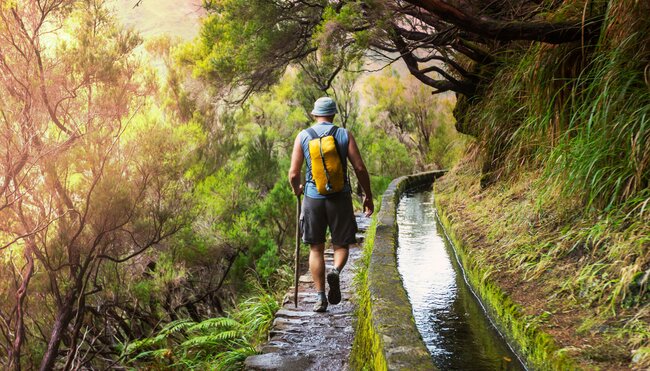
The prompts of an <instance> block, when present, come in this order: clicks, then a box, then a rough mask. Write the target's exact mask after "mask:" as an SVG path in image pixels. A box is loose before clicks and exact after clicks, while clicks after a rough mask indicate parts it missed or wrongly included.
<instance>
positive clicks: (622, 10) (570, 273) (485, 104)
mask: <svg viewBox="0 0 650 371" xmlns="http://www.w3.org/2000/svg"><path fill="white" fill-rule="evenodd" d="M649 11H650V4H649V3H648V2H641V1H623V0H612V1H589V2H583V1H564V2H563V3H562V6H560V7H559V8H558V10H557V12H555V14H549V15H548V16H549V18H553V19H560V18H562V17H567V16H574V15H577V14H583V15H587V16H589V15H602V17H603V27H602V31H601V33H600V35H598V37H597V38H594V39H591V40H583V41H582V42H580V43H568V44H563V45H556V46H552V45H548V44H543V43H542V44H540V43H533V44H523V43H522V44H512V45H510V46H509V48H508V49H507V50H504V51H503V52H502V53H500V54H498V56H497V57H496V59H495V63H493V64H492V65H490V66H488V67H486V68H484V69H483V70H482V73H484V74H486V75H489V76H491V77H492V78H491V79H490V80H489V83H486V84H485V85H484V86H482V87H481V89H480V92H479V94H478V96H477V97H475V98H474V99H473V100H471V101H467V100H465V101H460V102H459V105H458V106H457V107H456V117H457V118H458V119H459V122H458V127H459V128H460V129H462V130H463V131H464V132H468V133H471V134H474V136H475V140H474V142H473V143H471V144H470V145H469V148H468V151H467V153H466V156H465V158H464V159H463V160H462V161H460V163H459V164H457V165H456V166H455V167H454V168H453V170H452V171H450V172H449V173H448V174H447V175H446V176H445V177H444V178H442V179H441V180H440V181H438V182H436V189H437V197H438V203H439V204H440V205H441V208H442V209H443V210H445V211H446V213H447V214H446V215H447V217H448V219H449V221H450V223H451V225H453V229H454V230H456V231H458V237H459V239H461V240H462V241H461V242H462V244H464V245H465V246H466V251H467V255H468V256H469V257H470V259H469V260H471V261H472V264H476V265H477V266H480V267H481V272H482V273H481V276H482V277H481V278H480V280H483V281H484V280H489V281H491V282H494V283H495V285H497V286H498V287H500V288H501V289H502V290H503V292H504V293H505V294H506V295H508V296H509V297H510V298H512V300H513V303H514V304H515V305H517V306H519V307H520V308H521V310H522V311H523V316H526V318H528V321H529V322H530V323H531V326H537V327H538V328H539V329H540V330H541V331H543V332H545V333H548V334H549V335H550V336H551V337H552V338H553V341H554V343H555V344H556V345H557V351H556V354H557V352H559V353H560V354H565V355H567V356H570V357H571V358H573V359H575V361H576V362H577V367H583V368H585V369H646V368H648V367H650V306H649V303H650V291H649V290H648V283H649V281H650V213H649V212H648V205H649V204H650V78H649V75H648V71H650V67H649V66H650V19H649V18H648V17H647V14H648V12H649Z"/></svg>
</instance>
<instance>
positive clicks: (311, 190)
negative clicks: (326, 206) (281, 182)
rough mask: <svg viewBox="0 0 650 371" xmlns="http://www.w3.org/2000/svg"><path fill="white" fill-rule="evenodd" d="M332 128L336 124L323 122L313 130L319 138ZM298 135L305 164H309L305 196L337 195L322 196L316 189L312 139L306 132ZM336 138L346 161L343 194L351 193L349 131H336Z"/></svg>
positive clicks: (342, 156) (344, 164) (340, 129)
mask: <svg viewBox="0 0 650 371" xmlns="http://www.w3.org/2000/svg"><path fill="white" fill-rule="evenodd" d="M332 126H334V124H332V123H331V122H321V123H318V124H316V125H314V126H312V127H311V128H312V129H314V131H315V132H316V134H318V136H321V137H322V136H324V135H326V134H327V133H328V132H329V131H330V130H331V129H332ZM298 135H299V137H300V144H301V145H302V153H303V154H304V156H305V163H306V164H307V172H306V173H305V189H304V193H305V196H307V197H309V198H328V197H330V196H333V195H335V194H336V193H332V194H329V195H322V194H320V193H318V190H317V189H316V182H314V178H313V177H312V175H311V155H310V154H309V141H310V140H311V139H312V138H311V137H310V136H309V134H307V131H306V130H303V131H301V132H300V134H298ZM334 138H335V139H336V143H337V149H338V151H339V155H341V158H343V159H345V162H344V163H343V164H342V165H343V171H345V172H346V176H345V185H344V186H343V191H341V192H351V191H352V188H351V187H350V180H349V178H348V177H347V166H348V165H347V163H348V161H347V159H348V131H347V130H345V129H343V128H339V129H338V130H337V131H336V134H335V135H334Z"/></svg>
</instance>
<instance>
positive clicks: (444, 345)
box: [397, 191, 525, 370]
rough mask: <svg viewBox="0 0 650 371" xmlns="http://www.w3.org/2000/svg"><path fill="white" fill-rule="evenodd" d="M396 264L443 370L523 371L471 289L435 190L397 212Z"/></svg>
mask: <svg viewBox="0 0 650 371" xmlns="http://www.w3.org/2000/svg"><path fill="white" fill-rule="evenodd" d="M397 224H398V226H399V233H398V244H399V246H398V249H397V265H398V270H399V272H400V274H401V275H402V280H403V282H404V287H405V288H406V291H407V293H408V296H409V299H410V301H411V305H412V306H413V315H414V317H415V322H416V325H417V327H418V330H419V331H420V333H421V334H422V338H423V339H424V342H425V344H426V346H427V348H428V349H429V351H430V352H431V356H432V358H433V362H434V363H435V365H436V366H437V367H438V368H439V369H441V370H524V369H525V368H524V366H523V365H522V364H521V362H519V360H518V358H517V356H516V355H515V354H514V353H513V352H512V350H511V349H510V347H509V346H508V344H507V343H506V342H505V341H504V339H503V338H502V337H501V335H500V334H499V333H498V332H497V330H496V329H495V328H494V326H492V324H491V323H490V321H489V319H488V318H487V316H486V314H485V311H484V310H483V307H482V306H481V304H480V303H479V301H478V300H477V298H476V296H474V294H473V292H472V291H471V289H470V288H469V286H468V285H467V282H466V281H465V278H464V276H463V273H462V270H461V268H460V266H459V264H458V260H457V259H456V256H455V253H454V251H453V248H452V246H451V245H450V243H449V241H448V240H447V238H446V237H445V236H444V232H442V227H440V225H439V224H438V221H437V219H436V214H435V207H434V204H433V194H432V192H431V191H424V192H416V193H406V194H405V195H404V196H402V199H401V200H400V203H399V207H398V210H397Z"/></svg>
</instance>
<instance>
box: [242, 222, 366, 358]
mask: <svg viewBox="0 0 650 371" xmlns="http://www.w3.org/2000/svg"><path fill="white" fill-rule="evenodd" d="M369 222H370V221H369V219H368V218H365V217H361V216H357V224H358V225H359V230H360V233H364V232H365V230H366V228H367V227H368V225H369ZM357 239H358V240H360V241H361V240H362V239H363V235H362V234H360V235H357ZM360 256H361V249H360V247H359V246H356V245H355V246H353V247H351V248H350V257H349V259H348V263H347V265H346V266H345V269H344V270H343V272H342V273H341V303H339V304H337V305H331V304H330V306H329V307H328V308H327V312H325V313H315V312H313V311H312V307H313V305H314V303H315V302H316V291H315V290H314V288H313V285H312V282H313V280H312V278H311V275H310V274H309V272H307V273H305V274H304V275H302V276H301V277H300V284H299V286H298V287H299V294H298V308H295V307H294V304H293V288H291V290H290V291H289V292H288V293H287V295H285V297H284V303H283V306H282V308H281V309H280V310H279V311H278V312H277V313H276V315H275V320H274V322H273V326H272V328H271V331H270V333H269V341H268V343H267V344H266V345H265V346H264V347H263V348H262V354H260V355H256V356H252V357H248V358H247V359H246V363H245V365H246V369H248V370H287V371H288V370H291V371H295V370H319V371H321V370H332V371H334V370H336V371H339V370H347V369H349V367H348V365H349V358H350V349H351V348H352V341H353V339H354V328H353V315H354V310H355V308H356V300H355V299H354V289H353V287H352V278H353V276H354V272H355V267H356V263H357V261H358V259H359V257H360ZM325 264H326V265H327V271H329V269H330V268H331V267H332V264H333V251H332V249H331V247H328V248H327V249H326V250H325Z"/></svg>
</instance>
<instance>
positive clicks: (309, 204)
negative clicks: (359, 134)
mask: <svg viewBox="0 0 650 371" xmlns="http://www.w3.org/2000/svg"><path fill="white" fill-rule="evenodd" d="M336 113H338V111H337V109H336V103H335V102H334V100H332V99H331V98H329V97H322V98H319V99H318V100H316V102H315V103H314V109H313V110H312V111H311V115H312V116H313V117H314V119H315V120H316V124H315V125H314V126H312V127H311V128H309V129H307V130H303V131H301V132H300V133H299V134H298V136H297V137H296V140H295V142H294V145H293V152H292V154H291V168H290V169H289V182H290V183H291V188H293V192H294V193H295V194H296V195H297V196H300V195H301V194H302V193H303V192H304V194H305V199H304V201H303V204H302V210H301V213H300V226H301V230H302V240H303V242H305V243H307V244H309V245H310V247H311V249H310V252H309V270H310V271H311V275H312V277H313V279H314V286H315V287H316V291H318V298H317V300H316V304H315V305H314V311H316V312H325V311H326V310H327V305H328V301H329V303H330V304H338V303H340V302H341V289H340V283H339V274H340V273H341V270H342V269H343V267H344V266H345V263H346V262H347V260H348V248H349V246H350V244H353V243H356V232H357V222H356V219H355V217H354V210H353V209H352V194H351V193H352V190H351V187H350V180H349V177H348V176H347V160H350V163H351V164H352V168H353V169H354V172H355V174H356V176H357V179H358V181H359V184H360V185H361V188H362V190H363V193H364V199H363V208H364V211H365V214H366V216H370V215H372V213H373V211H374V205H373V202H372V192H371V190H370V178H369V176H368V170H366V166H365V165H364V163H363V160H362V159H361V154H360V153H359V148H358V147H357V143H356V142H355V140H354V137H353V136H352V134H351V133H350V132H348V131H347V130H346V129H343V128H337V127H336V126H334V124H333V123H332V122H333V121H334V116H335V115H336ZM328 137H329V138H328ZM328 143H330V144H328ZM331 143H333V145H332V144H331ZM332 150H334V152H332ZM310 152H311V154H313V156H312V155H311V154H310ZM337 156H338V157H337ZM303 160H306V161H305V162H306V164H307V171H306V174H305V175H306V176H305V178H306V179H305V180H306V182H305V186H304V189H303V185H302V184H301V178H300V171H301V168H302V163H303ZM327 227H329V229H330V234H331V237H332V245H333V247H334V267H333V268H332V270H331V271H330V272H329V273H328V274H327V283H328V285H329V292H328V294H327V297H326V296H325V257H324V250H325V231H326V229H327Z"/></svg>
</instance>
